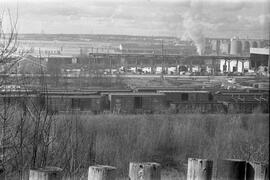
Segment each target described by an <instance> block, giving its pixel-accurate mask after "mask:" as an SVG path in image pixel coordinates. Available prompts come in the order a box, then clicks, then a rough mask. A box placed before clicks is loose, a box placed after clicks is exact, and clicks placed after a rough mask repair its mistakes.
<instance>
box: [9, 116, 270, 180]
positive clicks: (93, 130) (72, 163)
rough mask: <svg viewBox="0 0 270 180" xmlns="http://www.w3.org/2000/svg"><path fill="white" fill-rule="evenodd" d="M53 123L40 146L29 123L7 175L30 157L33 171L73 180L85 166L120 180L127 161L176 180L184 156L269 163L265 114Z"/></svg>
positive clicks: (85, 118)
mask: <svg viewBox="0 0 270 180" xmlns="http://www.w3.org/2000/svg"><path fill="white" fill-rule="evenodd" d="M53 119H54V120H53V121H52V122H51V124H50V126H51V128H50V133H49V134H50V136H49V141H47V142H48V143H47V144H45V145H44V144H42V143H41V142H42V140H44V141H45V139H44V138H42V137H46V136H45V135H44V133H45V132H46V131H43V130H40V131H38V132H41V133H40V134H39V135H38V136H39V137H40V138H41V139H39V141H38V142H36V143H33V137H34V136H33V132H37V129H36V127H34V126H33V125H31V123H30V120H29V124H28V126H25V128H26V129H25V136H24V141H23V144H24V146H23V148H22V149H21V150H22V151H20V152H21V153H22V154H21V155H22V157H23V161H20V160H21V159H20V158H21V156H19V154H18V156H16V157H14V158H15V159H14V163H13V164H10V166H11V168H9V170H10V173H9V174H10V175H11V176H13V177H14V175H15V176H17V175H18V170H20V169H21V171H24V172H28V169H29V167H31V166H33V162H32V160H33V158H35V163H34V165H35V166H36V167H39V166H44V165H50V166H58V167H61V168H63V170H64V173H65V174H66V175H67V176H70V177H77V179H79V178H81V179H84V178H86V177H87V170H88V167H89V166H90V165H94V164H102V165H111V166H115V167H117V172H118V176H119V178H126V177H127V176H128V167H129V162H132V161H135V162H145V161H154V162H158V163H161V165H162V168H163V171H162V176H166V177H168V176H171V177H174V178H179V177H185V175H186V168H187V158H189V157H195V158H207V159H213V160H215V159H217V158H235V159H243V160H250V161H259V162H267V163H268V159H269V114H249V115H246V114H234V115H226V114H222V115H221V114H212V115H211V114H207V115H205V114H204V115H202V114H177V115H169V114H162V115H160V114H157V115H111V114H106V115H95V116H92V115H82V114H77V113H73V114H69V115H55V116H53ZM26 124H27V123H26ZM47 133H48V132H47ZM46 145H47V146H46ZM33 148H36V151H34V150H33ZM46 148H47V149H46ZM33 152H35V154H34V153H33ZM16 158H17V159H16ZM15 160H17V161H15ZM15 162H20V163H22V164H20V163H15ZM18 176H19V175H18ZM83 177H84V178H83ZM15 179H16V178H15Z"/></svg>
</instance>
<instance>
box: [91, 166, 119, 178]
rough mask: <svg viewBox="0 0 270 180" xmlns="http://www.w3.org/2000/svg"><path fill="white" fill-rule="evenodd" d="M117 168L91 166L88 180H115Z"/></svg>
mask: <svg viewBox="0 0 270 180" xmlns="http://www.w3.org/2000/svg"><path fill="white" fill-rule="evenodd" d="M115 179H116V168H115V167H112V166H103V165H97V166H90V167H89V170H88V180H115Z"/></svg>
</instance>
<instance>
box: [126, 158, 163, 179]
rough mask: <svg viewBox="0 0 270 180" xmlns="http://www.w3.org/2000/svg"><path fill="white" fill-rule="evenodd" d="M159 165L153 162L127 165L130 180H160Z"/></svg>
mask: <svg viewBox="0 0 270 180" xmlns="http://www.w3.org/2000/svg"><path fill="white" fill-rule="evenodd" d="M160 169H161V168H160V164H158V163H154V162H145V163H134V162H131V163H130V164H129V179H130V180H160V179H161V174H160Z"/></svg>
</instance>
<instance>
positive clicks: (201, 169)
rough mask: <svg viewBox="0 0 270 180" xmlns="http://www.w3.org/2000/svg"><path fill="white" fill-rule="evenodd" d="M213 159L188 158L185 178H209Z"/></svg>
mask: <svg viewBox="0 0 270 180" xmlns="http://www.w3.org/2000/svg"><path fill="white" fill-rule="evenodd" d="M212 170H213V161H212V160H208V159H195V158H188V172H187V180H211V179H212Z"/></svg>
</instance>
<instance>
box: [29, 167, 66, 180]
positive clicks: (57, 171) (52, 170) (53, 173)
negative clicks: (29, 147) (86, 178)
mask: <svg viewBox="0 0 270 180" xmlns="http://www.w3.org/2000/svg"><path fill="white" fill-rule="evenodd" d="M61 179H62V169H61V168H58V167H45V168H39V169H30V172H29V180H61Z"/></svg>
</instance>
